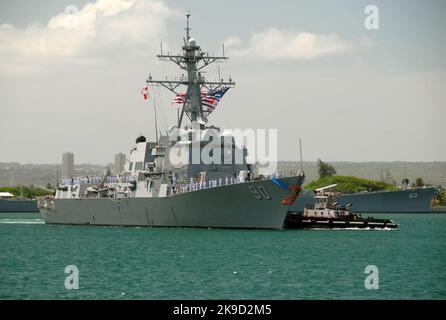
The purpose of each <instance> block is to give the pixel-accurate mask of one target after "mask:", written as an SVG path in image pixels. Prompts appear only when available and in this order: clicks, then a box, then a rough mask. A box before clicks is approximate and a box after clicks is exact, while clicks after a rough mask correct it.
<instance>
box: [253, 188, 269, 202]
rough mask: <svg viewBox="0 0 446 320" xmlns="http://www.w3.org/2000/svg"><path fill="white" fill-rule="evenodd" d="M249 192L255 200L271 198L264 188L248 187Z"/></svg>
mask: <svg viewBox="0 0 446 320" xmlns="http://www.w3.org/2000/svg"><path fill="white" fill-rule="evenodd" d="M248 189H249V191H251V192H252V194H253V195H254V197H255V198H256V199H257V200H270V199H271V196H270V195H269V193H268V191H267V190H266V188H265V187H264V186H258V187H257V188H256V187H254V186H248Z"/></svg>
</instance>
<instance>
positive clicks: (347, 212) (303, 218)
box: [285, 184, 398, 229]
mask: <svg viewBox="0 0 446 320" xmlns="http://www.w3.org/2000/svg"><path fill="white" fill-rule="evenodd" d="M335 186H336V184H332V185H329V186H326V187H323V188H319V189H316V190H315V195H314V205H313V206H312V207H311V208H307V207H306V208H304V211H303V212H296V211H290V212H288V215H287V217H286V220H285V227H286V228H288V229H301V228H327V229H331V228H360V229H366V228H367V229H386V228H388V229H397V228H398V224H396V223H395V222H394V221H393V220H390V219H376V218H373V217H367V218H364V217H362V216H361V214H357V213H354V212H353V211H352V210H351V209H350V208H351V206H352V204H351V203H349V204H347V205H345V206H342V205H340V204H339V202H338V201H337V198H336V194H335V193H334V192H327V191H326V190H329V189H330V188H333V187H335Z"/></svg>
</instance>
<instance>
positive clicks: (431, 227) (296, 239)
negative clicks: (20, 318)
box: [0, 213, 446, 299]
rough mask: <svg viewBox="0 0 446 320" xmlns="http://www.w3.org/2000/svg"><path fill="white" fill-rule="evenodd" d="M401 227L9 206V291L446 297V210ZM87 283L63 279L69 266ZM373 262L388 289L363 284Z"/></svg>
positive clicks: (3, 228)
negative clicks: (76, 219) (100, 217)
mask: <svg viewBox="0 0 446 320" xmlns="http://www.w3.org/2000/svg"><path fill="white" fill-rule="evenodd" d="M374 216H377V217H387V218H391V219H394V220H395V221H396V222H397V223H399V224H400V229H399V230H397V231H372V230H287V231H274V230H224V229H194V228H124V227H92V226H62V225H46V224H44V223H43V221H42V220H41V219H40V218H39V216H38V214H17V213H9V214H5V213H3V214H0V243H1V245H0V298H1V299H445V298H446V215H445V214H393V215H383V214H381V215H378V214H375V215H374ZM68 265H75V266H77V268H78V270H79V289H77V290H68V289H66V288H65V286H64V282H65V278H66V277H67V276H68V274H65V273H64V270H65V267H66V266H68ZM367 265H374V266H376V267H377V268H378V270H379V289H376V290H368V289H366V288H365V286H364V281H365V279H366V277H367V274H366V273H364V270H365V268H366V266H367Z"/></svg>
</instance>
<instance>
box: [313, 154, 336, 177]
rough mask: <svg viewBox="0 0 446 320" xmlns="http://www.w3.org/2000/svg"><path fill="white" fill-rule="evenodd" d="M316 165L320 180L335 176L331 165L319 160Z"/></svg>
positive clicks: (334, 170)
mask: <svg viewBox="0 0 446 320" xmlns="http://www.w3.org/2000/svg"><path fill="white" fill-rule="evenodd" d="M317 165H318V167H319V178H320V179H322V178H325V177H332V176H334V175H336V169H335V168H334V167H333V166H332V165H331V164H328V163H325V162H323V161H322V160H321V159H318V160H317Z"/></svg>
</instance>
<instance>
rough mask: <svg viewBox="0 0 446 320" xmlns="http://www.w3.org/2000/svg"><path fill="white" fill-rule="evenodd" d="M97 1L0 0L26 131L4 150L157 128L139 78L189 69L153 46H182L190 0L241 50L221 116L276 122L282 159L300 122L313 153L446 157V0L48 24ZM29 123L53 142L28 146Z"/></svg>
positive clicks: (215, 33) (5, 86)
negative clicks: (373, 21)
mask: <svg viewBox="0 0 446 320" xmlns="http://www.w3.org/2000/svg"><path fill="white" fill-rule="evenodd" d="M88 2H89V1H74V0H69V1H39V2H38V4H37V3H36V2H35V1H29V0H28V1H25V0H15V1H10V0H3V1H2V2H0V25H2V28H1V29H0V31H1V32H0V41H2V42H3V44H1V43H0V112H1V114H2V117H1V119H0V134H1V136H2V137H6V136H8V132H11V131H14V130H17V129H18V131H19V132H18V133H17V140H16V141H14V142H13V141H11V140H9V139H4V138H0V148H1V150H3V151H2V153H1V154H0V161H20V162H52V163H55V162H58V161H60V159H59V158H60V154H61V153H62V152H64V151H73V152H74V153H75V154H76V157H77V161H79V162H94V163H105V162H108V161H111V159H112V156H113V154H114V153H116V152H121V151H123V152H127V149H128V148H129V147H131V142H132V141H133V139H134V136H135V135H136V134H137V133H139V132H144V134H146V135H147V136H149V137H151V135H153V130H152V129H151V117H152V110H151V109H150V106H149V107H148V106H146V105H144V101H141V99H140V97H139V96H138V95H137V94H135V92H138V90H139V86H140V85H141V84H143V83H144V79H145V77H146V76H147V74H148V72H152V73H153V74H154V75H160V76H164V75H165V74H168V75H172V76H175V75H177V74H178V71H177V70H176V69H175V68H174V67H172V66H168V65H166V64H165V63H160V62H158V61H157V60H156V59H155V57H154V55H155V54H156V53H157V51H158V48H159V42H160V41H163V43H164V46H165V48H169V50H173V51H176V50H177V48H179V46H180V45H181V37H183V35H184V17H183V16H182V15H181V13H183V12H184V11H186V10H190V11H191V13H192V18H191V25H192V35H193V37H195V38H196V39H197V40H198V43H199V44H200V45H202V46H203V49H206V50H209V51H210V52H212V51H214V52H220V50H221V44H222V42H223V41H224V42H225V43H226V44H227V50H226V52H227V54H228V55H229V56H230V57H231V58H232V59H231V60H229V62H228V63H225V64H223V65H222V66H221V68H222V73H223V75H225V76H228V75H231V76H233V78H234V80H235V81H236V83H237V87H236V88H235V89H233V90H231V91H230V92H229V93H228V94H227V95H226V96H225V101H222V105H221V110H219V112H216V113H215V114H214V115H213V119H212V120H213V121H215V123H216V124H218V125H220V126H222V127H230V128H243V127H252V128H277V129H278V130H279V139H280V141H279V159H283V160H287V159H295V158H296V156H297V154H296V152H297V151H296V150H295V148H294V147H293V148H290V147H289V145H295V140H296V139H297V137H298V136H300V137H302V138H303V140H304V145H305V149H306V152H305V153H306V155H307V160H316V159H317V158H322V159H325V160H346V161H349V160H351V161H380V160H384V161H392V160H410V161H445V160H446V151H445V149H444V148H440V147H439V146H438V141H441V140H442V141H444V139H445V137H446V126H445V125H444V119H446V94H445V92H444V87H445V84H446V83H445V81H446V70H445V59H444V56H446V44H445V41H444V38H445V31H446V19H445V15H446V2H444V1H402V0H399V1H353V0H352V1H321V0H318V1H256V2H253V1H234V0H228V1H188V2H185V1H174V0H166V1H160V2H157V1H151V0H145V1H142V0H132V3H135V5H133V7H132V8H130V9H122V8H120V9H119V10H120V11H119V13H117V14H113V16H112V17H107V16H105V17H102V16H101V17H100V18H97V19H96V20H88V21H89V23H91V27H92V28H94V32H93V33H91V32H90V30H87V31H85V30H81V31H82V32H83V33H82V32H81V34H75V33H72V32H71V33H66V34H63V33H60V30H56V29H55V28H51V27H50V24H49V21H50V19H52V20H51V21H53V22H52V23H53V25H54V23H56V24H57V23H59V22H60V19H59V20H57V19H53V18H54V17H57V16H58V15H60V14H61V13H63V12H64V9H65V7H66V6H68V5H75V6H77V7H78V8H79V10H81V12H84V11H82V10H83V7H84V5H85V4H86V3H88ZM121 2H125V1H124V0H113V1H111V2H109V4H107V5H104V6H111V5H110V3H115V4H116V3H117V4H118V5H122V3H121ZM91 3H95V4H96V5H97V3H96V2H95V1H91ZM153 3H155V4H157V5H154V4H153ZM160 3H161V6H158V4H160ZM370 4H373V5H376V6H377V7H378V8H379V14H380V16H379V19H380V27H379V29H378V30H367V29H366V28H364V19H365V17H366V14H364V8H365V7H366V6H367V5H370ZM97 7H100V6H99V5H97ZM135 8H136V9H135ZM138 8H140V10H137V9H138ZM102 10H106V9H102ZM98 12H99V11H98ZM58 21H59V22H58ZM5 24H8V25H11V26H8V27H5ZM81 27H83V25H82V26H81ZM81 29H82V28H81ZM55 30H56V31H55ZM303 35H306V36H307V38H308V37H310V38H311V39H314V41H315V42H314V43H315V47H314V48H313V49H311V50H310V52H306V53H305V52H304V53H302V52H300V51H299V50H302V47H301V46H300V45H297V46H296V45H295V43H296V41H297V42H299V41H301V42H302V41H303V43H306V42H305V41H306V40H305V39H307V38H305V37H302V36H303ZM69 37H72V38H69ZM71 39H72V40H71ZM278 39H280V40H278ZM301 42H299V43H301ZM30 43H31V44H30ZM42 43H43V44H44V46H43V47H40V45H41V44H42ZM293 43H294V45H293ZM271 45H273V47H271ZM274 47H276V48H278V47H279V48H278V50H275V49H274ZM315 48H319V49H318V50H319V51H318V50H316V49H315ZM279 51H280V52H279ZM215 71H216V68H215V67H211V68H209V77H214V75H213V74H215ZM24 88H26V89H24ZM98 88H101V89H98ZM23 92H26V93H27V94H26V95H24V93H23ZM31 97H32V98H31ZM160 99H161V100H162V101H160V102H164V105H165V106H164V109H165V110H164V111H162V112H163V113H162V115H161V119H162V120H161V122H164V123H161V126H166V127H167V126H168V124H169V123H170V122H172V121H173V120H174V119H175V117H176V110H175V109H174V108H172V107H171V106H170V103H168V101H170V99H171V95H169V94H168V93H166V92H162V93H161V94H160ZM127 116H128V118H125V117H127ZM79 123H82V124H83V125H82V126H83V128H82V130H79V127H80V126H79ZM116 125H119V126H120V128H122V130H111V131H112V132H111V133H109V134H110V140H111V141H113V143H106V142H105V143H103V144H102V146H101V149H102V150H103V151H102V152H98V151H97V149H98V147H97V146H95V145H94V144H93V143H85V141H89V140H90V137H91V136H92V135H95V134H96V133H97V131H100V132H104V131H110V126H116ZM50 128H51V129H50ZM65 130H67V132H64V131H65ZM55 131H56V132H58V133H60V134H59V135H58V136H55V135H54V132H55ZM327 133H329V134H327ZM30 135H32V136H34V137H35V138H36V140H37V141H46V142H48V143H49V144H51V145H52V147H51V148H50V149H48V152H45V153H41V152H39V151H38V150H39V148H38V147H37V146H28V147H27V148H23V147H22V146H23V144H26V141H27V139H28V138H29V136H30ZM328 137H329V138H330V139H328Z"/></svg>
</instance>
